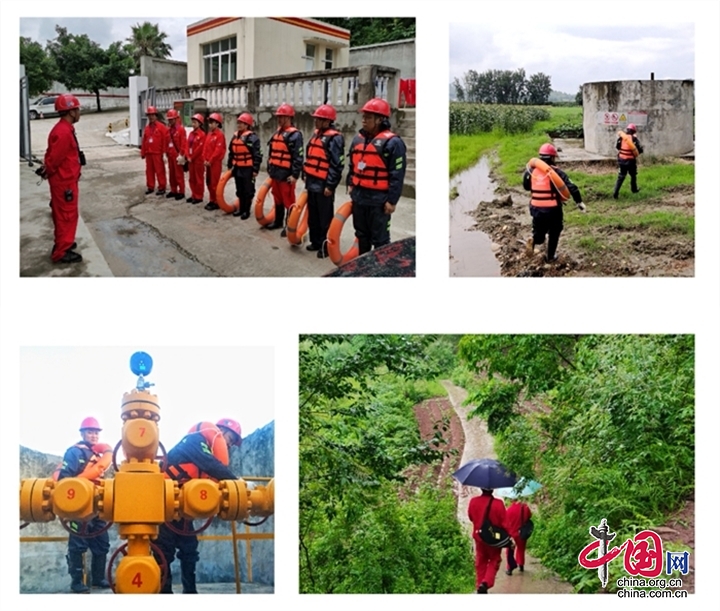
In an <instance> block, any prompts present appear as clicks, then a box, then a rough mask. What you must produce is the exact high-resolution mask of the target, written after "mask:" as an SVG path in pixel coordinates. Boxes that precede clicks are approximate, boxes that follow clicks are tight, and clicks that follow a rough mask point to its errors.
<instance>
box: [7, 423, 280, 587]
mask: <svg viewBox="0 0 720 611" xmlns="http://www.w3.org/2000/svg"><path fill="white" fill-rule="evenodd" d="M274 455H275V423H274V422H271V423H270V424H268V425H266V426H265V427H263V428H262V429H259V430H257V431H255V432H253V433H251V434H250V435H248V437H247V438H246V439H244V440H243V444H242V446H241V447H240V449H237V448H233V449H232V452H231V463H230V467H231V469H232V471H233V473H235V474H236V475H238V476H239V477H249V476H253V475H255V476H260V477H274V475H275V462H274ZM60 460H61V458H60V457H59V456H52V455H48V454H43V453H42V452H37V451H34V450H30V449H28V448H24V447H22V446H21V447H20V477H21V479H25V478H31V477H50V475H52V472H53V471H54V470H55V467H56V466H57V464H58V463H59V461H60ZM253 485H254V484H253ZM248 521H250V522H256V521H257V519H256V518H251V519H250V520H248ZM200 525H201V521H199V520H196V521H195V527H196V528H197V527H199V526H200ZM236 528H237V531H238V533H240V532H245V530H246V529H245V526H244V525H243V524H241V523H237V524H236ZM249 531H250V532H274V531H275V518H274V517H270V518H269V519H268V520H267V521H266V522H265V523H264V524H263V525H262V526H253V527H250V529H249ZM230 532H231V530H230V523H229V522H225V521H223V520H219V519H215V520H213V523H212V525H211V526H210V527H209V528H208V529H207V530H206V531H205V532H204V533H202V534H207V535H228V534H230ZM20 535H21V536H25V537H41V536H45V537H67V532H66V531H65V530H63V528H62V526H61V525H60V524H59V522H58V520H54V521H52V522H47V523H45V524H30V525H29V526H28V527H27V528H24V529H23V530H21V531H20ZM109 535H110V554H112V553H113V552H114V551H115V550H116V549H117V548H118V547H119V546H120V545H121V544H122V543H124V541H121V540H120V538H119V537H118V534H117V527H116V526H112V527H111V528H110V530H109ZM201 536H202V535H201ZM246 545H247V543H246V542H244V541H241V542H239V543H238V552H239V559H240V575H241V580H242V581H243V582H247V581H248V579H247V576H248V571H247V561H246V560H247V557H246ZM250 545H251V546H252V550H251V551H252V577H253V582H254V583H261V584H267V585H274V583H275V545H274V540H273V539H268V540H258V541H252V542H250ZM66 553H67V542H66V541H62V542H47V543H46V542H43V543H28V542H26V543H21V544H20V592H21V593H24V592H27V593H32V592H38V593H40V592H43V593H55V592H66V591H69V586H70V577H69V575H68V573H67V563H66V561H65V554H66ZM199 553H200V561H199V562H198V564H197V567H196V573H197V580H198V583H221V582H234V581H235V569H234V560H233V552H232V544H231V542H230V541H200V546H199ZM87 556H88V558H87V561H88V566H89V554H87ZM108 560H109V556H108ZM115 566H116V567H117V564H116V565H115ZM172 569H173V578H174V581H176V582H177V581H179V579H180V572H179V571H180V566H179V563H178V562H173V565H172Z"/></svg>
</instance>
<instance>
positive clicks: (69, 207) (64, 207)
mask: <svg viewBox="0 0 720 611" xmlns="http://www.w3.org/2000/svg"><path fill="white" fill-rule="evenodd" d="M68 190H70V191H72V200H71V201H69V202H68V201H65V192H66V191H68ZM50 208H51V210H52V220H53V225H55V246H53V251H52V255H51V259H52V260H53V261H59V260H60V259H62V258H63V256H64V255H65V253H66V252H67V251H68V250H70V247H71V246H72V243H73V242H74V241H75V232H76V230H77V224H78V216H79V215H78V185H77V183H68V182H59V183H56V182H54V181H50Z"/></svg>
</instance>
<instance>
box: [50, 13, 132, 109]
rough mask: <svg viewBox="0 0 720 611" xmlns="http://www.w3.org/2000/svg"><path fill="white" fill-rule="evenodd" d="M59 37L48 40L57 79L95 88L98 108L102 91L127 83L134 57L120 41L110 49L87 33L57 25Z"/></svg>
mask: <svg viewBox="0 0 720 611" xmlns="http://www.w3.org/2000/svg"><path fill="white" fill-rule="evenodd" d="M55 32H56V33H57V37H56V38H54V39H53V40H50V41H48V44H47V50H48V53H49V55H50V57H51V58H52V60H53V61H54V63H55V65H56V66H57V80H58V81H60V82H61V83H62V84H63V85H65V86H66V87H67V88H68V89H71V90H72V89H80V90H85V91H91V92H93V93H94V94H95V100H96V103H97V109H98V111H100V110H102V109H101V107H100V92H101V91H102V90H104V89H108V88H110V87H127V82H128V76H129V75H130V70H131V69H132V68H133V65H134V64H133V59H132V57H131V56H130V55H129V54H128V53H127V51H126V50H125V49H124V48H123V46H122V44H121V43H119V42H114V43H112V44H111V45H110V46H109V47H108V49H107V50H105V49H103V48H102V47H101V46H100V45H99V44H97V43H96V42H93V41H92V40H90V38H88V36H87V34H80V35H76V34H70V33H68V31H67V28H63V27H61V26H59V25H58V26H55Z"/></svg>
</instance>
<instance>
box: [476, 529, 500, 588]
mask: <svg viewBox="0 0 720 611" xmlns="http://www.w3.org/2000/svg"><path fill="white" fill-rule="evenodd" d="M501 554H502V549H501V548H499V547H490V546H489V545H485V544H484V543H482V542H480V543H478V541H477V540H475V588H477V587H478V586H479V585H480V584H481V583H483V582H484V583H485V584H486V585H487V587H488V590H489V589H490V588H492V587H493V586H494V585H495V575H497V572H498V569H499V568H500V564H501V563H502V556H501Z"/></svg>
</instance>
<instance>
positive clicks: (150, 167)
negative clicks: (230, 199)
mask: <svg viewBox="0 0 720 611" xmlns="http://www.w3.org/2000/svg"><path fill="white" fill-rule="evenodd" d="M360 112H361V113H362V129H361V130H360V132H359V133H358V134H357V135H356V136H355V137H354V138H353V140H352V143H351V145H350V148H349V151H348V156H347V159H348V172H347V179H346V185H347V189H348V192H349V194H350V198H351V200H352V204H353V205H352V216H353V227H354V230H355V236H356V238H357V240H358V250H359V253H360V254H363V253H365V252H368V251H370V250H371V249H372V248H373V247H374V248H378V247H380V246H384V245H386V244H389V243H390V220H391V215H392V214H393V212H395V209H396V206H397V204H398V200H399V199H400V196H401V194H402V188H403V182H404V180H405V170H406V166H407V157H406V147H405V143H404V142H403V140H402V138H400V136H398V135H397V134H395V133H394V132H393V131H392V130H391V126H390V105H389V104H388V103H387V102H386V101H385V100H382V99H380V98H374V99H372V100H369V101H368V102H367V103H366V104H365V105H364V106H363V107H362V109H361V110H360ZM146 114H147V117H148V124H147V125H146V127H145V130H144V132H143V139H142V145H141V148H140V155H141V157H142V158H143V159H144V160H145V168H146V185H147V190H146V192H145V193H146V195H149V194H151V193H156V194H157V195H159V196H163V195H164V196H165V197H167V198H174V199H176V200H182V199H185V178H184V171H187V172H188V173H189V181H188V182H189V186H190V197H188V198H187V199H186V202H188V203H190V204H201V203H203V195H204V192H205V186H207V189H208V192H209V201H208V203H207V204H206V205H205V209H206V210H217V209H218V208H219V207H220V206H219V205H218V203H217V201H216V199H217V188H218V184H219V183H220V178H221V174H222V162H223V159H224V158H225V152H226V150H227V168H228V170H231V171H232V175H233V177H234V179H235V193H236V195H237V198H238V202H239V205H238V207H237V208H236V209H235V211H234V212H233V216H236V217H240V218H241V219H243V220H245V219H247V218H249V217H250V209H251V205H252V201H253V198H254V197H255V179H256V178H257V175H258V173H259V172H260V165H261V163H262V160H263V153H262V150H261V143H260V140H259V138H258V136H257V134H256V133H255V132H254V131H253V126H254V119H253V117H252V115H251V114H250V113H248V112H242V113H240V114H239V115H238V117H237V131H236V132H235V133H234V134H233V137H232V139H231V140H230V143H229V145H228V144H227V143H226V139H225V134H224V132H223V129H222V122H223V117H222V115H221V114H219V113H216V112H215V113H211V114H210V115H209V117H208V119H207V124H208V131H207V133H206V132H205V131H204V123H205V118H204V116H203V115H202V114H199V113H198V114H195V115H193V117H192V128H193V129H192V132H191V133H190V134H189V135H186V132H185V128H184V127H183V125H182V119H181V117H180V115H179V113H178V112H177V111H176V110H174V109H171V110H169V111H168V112H167V119H168V122H169V124H170V125H169V127H166V126H165V125H164V124H163V123H162V122H161V121H159V120H158V111H157V109H156V108H155V107H154V106H150V107H148V109H147V112H146ZM274 116H275V118H276V121H277V130H276V131H275V132H274V133H273V135H272V137H271V138H270V140H269V141H268V143H267V146H268V160H267V171H268V174H269V176H270V180H271V192H272V196H273V200H274V206H275V207H274V219H273V221H272V222H270V223H268V224H266V225H264V228H265V229H268V230H273V229H280V228H282V232H281V237H285V236H286V228H285V221H286V217H287V216H289V211H290V209H291V208H292V207H293V206H294V205H295V203H296V198H295V191H296V183H297V181H298V180H300V179H302V180H303V181H304V183H305V189H306V190H307V206H308V230H309V238H310V239H309V244H308V245H307V246H306V248H307V250H309V251H317V256H318V257H319V258H324V257H327V256H328V251H327V233H328V229H329V228H330V223H331V221H332V219H333V216H334V213H335V210H334V202H335V192H336V190H337V188H338V186H339V184H340V181H341V177H342V173H343V170H344V166H345V139H344V137H343V134H342V133H341V132H340V131H339V130H338V129H337V128H336V126H335V120H336V119H337V111H336V110H335V108H334V107H333V106H332V105H330V104H322V105H320V106H319V107H318V108H317V109H316V110H315V111H314V112H313V114H312V117H313V119H314V126H315V130H314V132H313V135H312V137H311V138H310V140H309V142H308V144H307V147H305V146H304V141H303V135H302V132H300V130H298V129H297V127H295V125H294V124H293V120H294V117H295V109H294V108H293V107H292V106H291V105H290V104H281V105H280V106H279V107H278V108H277V109H276V110H275V113H274ZM164 156H167V161H168V175H169V182H170V185H169V190H168V189H167V187H168V185H167V179H166V175H165V162H164ZM156 185H157V191H156Z"/></svg>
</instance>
